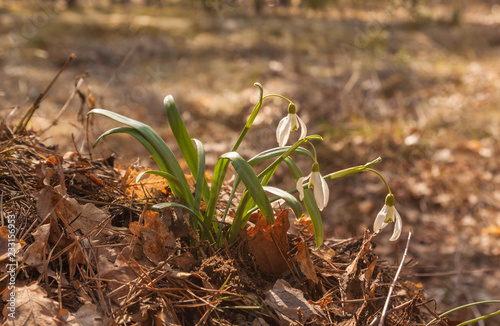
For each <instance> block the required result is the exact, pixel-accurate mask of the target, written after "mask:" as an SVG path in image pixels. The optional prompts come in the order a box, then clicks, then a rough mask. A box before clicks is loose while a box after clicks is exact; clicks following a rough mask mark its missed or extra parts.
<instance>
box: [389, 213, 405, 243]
mask: <svg viewBox="0 0 500 326" xmlns="http://www.w3.org/2000/svg"><path fill="white" fill-rule="evenodd" d="M394 218H395V220H396V221H395V223H394V231H393V233H392V237H391V238H390V239H389V240H390V241H396V240H397V239H399V236H400V235H401V231H402V230H403V220H402V219H401V215H399V213H398V211H397V210H396V208H394Z"/></svg>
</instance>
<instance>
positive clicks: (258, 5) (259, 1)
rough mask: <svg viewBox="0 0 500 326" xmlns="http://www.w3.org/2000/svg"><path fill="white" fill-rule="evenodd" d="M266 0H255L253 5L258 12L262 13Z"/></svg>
mask: <svg viewBox="0 0 500 326" xmlns="http://www.w3.org/2000/svg"><path fill="white" fill-rule="evenodd" d="M264 1H265V0H253V7H254V9H255V13H256V14H260V13H261V12H262V9H263V8H264Z"/></svg>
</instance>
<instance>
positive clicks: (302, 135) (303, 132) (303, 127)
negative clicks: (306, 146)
mask: <svg viewBox="0 0 500 326" xmlns="http://www.w3.org/2000/svg"><path fill="white" fill-rule="evenodd" d="M297 120H298V121H299V124H300V138H299V140H300V139H304V138H305V137H306V136H307V127H306V124H305V123H304V121H303V120H302V119H301V118H300V117H299V116H297Z"/></svg>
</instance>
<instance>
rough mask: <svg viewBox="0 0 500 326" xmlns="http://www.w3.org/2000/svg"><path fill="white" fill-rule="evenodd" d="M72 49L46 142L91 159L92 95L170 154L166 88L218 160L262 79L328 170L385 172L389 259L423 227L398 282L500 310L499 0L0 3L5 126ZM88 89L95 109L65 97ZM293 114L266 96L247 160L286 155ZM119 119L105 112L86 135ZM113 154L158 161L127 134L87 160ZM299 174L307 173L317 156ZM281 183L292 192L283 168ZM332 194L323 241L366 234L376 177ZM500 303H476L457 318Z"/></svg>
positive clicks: (51, 99) (381, 194)
mask: <svg viewBox="0 0 500 326" xmlns="http://www.w3.org/2000/svg"><path fill="white" fill-rule="evenodd" d="M71 53H75V54H76V57H77V58H76V59H75V60H74V61H73V62H71V64H70V65H69V66H68V68H67V69H66V70H65V71H64V72H63V73H62V74H61V76H60V77H59V78H58V80H57V81H56V82H55V84H54V85H53V86H52V89H51V90H50V91H49V93H48V95H47V97H46V98H45V100H44V101H43V102H42V105H41V107H40V109H39V110H38V111H37V112H36V114H35V117H34V119H33V120H32V124H31V125H30V127H32V128H33V129H35V130H38V131H44V132H43V133H42V134H41V138H42V140H43V141H44V142H45V144H47V145H57V146H58V150H59V152H61V153H64V152H65V151H67V150H73V149H74V147H75V146H76V147H77V148H78V149H79V150H82V151H83V152H85V151H86V149H85V144H86V142H85V124H84V123H82V121H83V119H82V117H83V116H84V115H85V113H86V112H87V111H88V109H89V103H90V104H92V103H91V102H89V101H88V98H89V95H92V96H91V97H92V98H93V99H94V102H95V106H97V107H102V108H106V109H109V110H113V111H115V112H118V113H121V114H125V115H128V116H130V117H133V118H135V119H138V120H140V121H142V122H144V123H147V124H150V125H151V126H152V127H153V128H155V129H156V130H157V131H158V132H159V133H160V135H161V136H162V137H164V138H165V139H167V142H168V143H169V144H170V145H171V146H172V147H173V148H175V143H174V141H173V140H172V141H170V142H169V141H168V139H172V135H171V134H170V133H169V129H168V127H167V122H166V115H165V112H164V108H163V105H162V101H163V98H164V96H165V95H167V94H172V95H173V96H174V98H175V100H176V103H177V106H178V107H179V110H180V111H181V112H182V116H183V117H184V119H185V122H186V125H187V127H188V129H189V132H190V133H191V136H192V137H195V138H198V139H200V140H201V141H202V142H203V143H204V144H205V146H206V147H205V149H206V151H207V152H208V154H209V158H208V165H209V167H212V166H213V165H214V163H215V160H216V159H217V157H218V155H220V154H221V153H224V152H226V151H229V150H230V148H231V146H232V145H233V143H234V141H235V140H236V138H237V137H238V135H239V133H240V131H241V129H242V127H243V125H244V123H245V121H246V118H247V117H248V115H249V113H250V112H251V110H252V108H253V106H254V105H255V103H256V101H257V99H258V89H257V88H256V87H255V86H253V83H254V82H260V83H261V84H262V85H263V86H264V93H265V94H271V93H275V94H276V93H277V94H281V95H284V96H286V97H288V98H290V99H291V100H292V101H294V102H295V103H296V105H297V112H298V114H299V116H301V117H302V118H303V119H304V121H305V122H306V124H307V125H308V128H309V134H321V135H322V136H323V137H324V141H323V142H322V143H321V144H318V145H317V150H318V156H319V162H320V167H321V172H322V173H323V174H327V173H330V172H333V171H336V170H339V169H343V168H347V167H350V166H353V165H359V164H364V163H366V162H368V161H371V160H373V159H375V158H377V157H378V156H380V157H382V158H383V162H382V163H380V164H379V165H378V166H376V168H377V169H378V170H379V171H381V172H382V173H383V174H384V176H386V178H387V179H388V182H389V184H390V185H391V188H392V190H393V192H394V194H395V196H396V207H397V209H398V210H399V212H400V213H401V216H402V217H403V221H404V229H403V234H402V236H401V238H400V240H399V242H398V243H389V242H388V238H389V237H390V235H391V231H392V230H389V229H392V226H390V227H388V228H387V230H384V232H382V233H381V234H380V235H379V236H378V237H377V239H376V241H375V242H376V244H377V248H376V249H375V251H376V253H377V254H379V255H380V257H381V258H380V259H383V260H386V261H387V262H388V263H389V264H395V265H396V264H397V263H398V257H401V253H402V251H403V249H404V246H405V243H406V239H407V236H408V231H410V230H411V231H412V232H413V236H412V241H411V244H410V247H409V253H410V257H411V258H412V261H411V262H410V263H409V264H408V265H407V268H405V270H404V274H405V275H404V277H405V278H407V279H410V280H412V281H414V282H422V283H423V285H424V289H425V292H426V293H427V297H428V298H435V299H436V302H437V304H438V311H444V310H446V309H447V308H451V307H455V306H458V305H460V304H464V303H468V302H473V301H480V300H487V299H500V161H499V159H498V156H499V154H500V144H499V139H500V108H499V106H500V104H499V103H500V91H499V90H500V3H499V2H498V1H495V0H490V1H486V0H484V1H473V0H461V1H459V0H457V1H451V0H450V1H445V0H443V1H431V0H427V1H425V0H408V1H402V0H401V1H400V0H393V1H389V0H387V1H382V0H381V1H361V0H186V1H174V0H168V1H167V0H156V1H155V0H146V1H132V0H128V1H127V0H121V1H87V0H67V1H48V0H47V1H5V0H4V1H0V108H1V109H0V116H1V118H2V119H3V120H6V121H7V122H9V123H11V124H12V123H16V122H18V121H19V119H20V118H21V117H22V115H23V114H24V113H25V112H26V110H27V109H28V107H29V105H30V104H31V103H32V102H33V101H34V100H35V99H36V97H37V96H38V95H39V94H40V93H41V92H43V90H44V89H45V88H46V87H47V85H48V84H49V83H50V81H51V80H52V78H53V77H54V76H55V74H56V73H57V71H58V70H59V69H60V67H61V66H62V65H63V64H64V62H65V61H66V60H67V58H68V57H69V55H70V54H71ZM82 78H83V79H82ZM77 84H78V89H79V90H80V92H81V95H82V96H83V98H86V99H87V101H86V102H84V103H83V104H82V102H81V100H80V96H79V95H77V96H74V97H71V95H72V94H73V93H74V91H75V85H77ZM68 99H70V101H68ZM63 108H64V111H63V112H62V114H61V115H60V117H58V119H57V120H58V121H57V124H55V125H53V122H54V120H55V118H56V117H57V116H58V114H59V112H61V110H62V109H63ZM286 114H287V103H286V102H285V101H283V100H280V99H270V100H268V101H266V102H265V103H264V107H263V108H262V111H261V113H260V115H259V116H258V118H257V120H256V122H255V125H254V127H253V128H252V130H251V131H250V133H249V134H248V136H247V138H246V141H245V142H244V143H243V145H242V146H241V147H240V148H241V154H242V155H243V156H245V157H247V158H250V157H251V156H253V155H255V154H256V153H258V152H260V151H262V150H265V149H268V148H271V147H275V146H276V144H277V143H276V140H275V139H276V138H275V137H276V136H275V130H276V126H277V124H278V122H279V120H280V119H281V118H283V117H284V116H285V115H286ZM112 126H116V124H115V123H113V122H112V121H109V120H106V119H105V118H102V117H95V118H94V119H93V121H92V126H91V127H90V130H89V132H90V138H91V140H93V139H95V137H97V136H98V135H99V134H100V133H101V132H102V131H104V130H106V129H108V128H110V127H112ZM49 127H50V128H49ZM47 128H49V129H47ZM45 129H47V130H45ZM293 137H295V138H293ZM296 137H298V135H297V134H292V139H296ZM73 139H74V141H73ZM111 153H115V154H116V157H117V162H119V163H120V164H122V166H125V165H128V164H132V163H134V162H137V161H138V160H139V162H140V163H141V164H142V165H146V166H153V162H152V161H151V160H150V159H149V158H148V155H147V153H146V152H145V151H144V150H143V149H142V148H141V146H140V145H139V144H138V143H136V142H135V140H132V139H131V138H130V137H127V136H115V137H110V138H108V139H107V140H106V141H105V142H104V143H102V144H101V145H99V146H98V147H97V148H96V149H95V150H94V151H93V155H94V157H97V158H99V157H107V156H108V155H109V154H111ZM302 166H303V172H304V173H305V174H308V173H309V169H310V163H309V162H302ZM274 182H275V184H277V185H280V186H283V187H289V186H290V187H291V186H293V183H292V182H291V176H290V175H289V174H288V173H287V171H286V170H283V171H279V173H278V175H277V178H276V179H275V181H274ZM330 186H331V188H330V189H331V195H330V197H331V200H330V203H329V205H328V207H327V208H326V209H325V210H324V211H323V214H322V215H323V219H324V224H325V228H326V233H327V236H328V237H332V238H337V239H344V238H349V237H359V236H362V234H363V230H364V229H365V228H369V229H372V225H373V221H374V218H375V216H376V214H377V212H378V211H379V210H380V208H381V207H382V206H383V204H384V198H385V195H386V192H387V191H386V189H385V187H384V185H383V184H382V183H381V182H380V181H379V179H378V178H377V177H376V176H375V175H372V174H360V175H355V176H351V177H348V178H345V179H339V180H335V181H334V182H331V183H330ZM494 310H498V306H497V307H493V306H479V307H478V308H477V309H475V310H463V311H461V312H459V313H456V314H454V315H453V316H452V318H455V319H465V318H473V317H474V316H479V315H481V314H484V313H487V312H491V311H494ZM498 323H500V319H498V317H497V319H496V320H495V319H494V318H492V319H489V320H487V321H486V322H485V323H484V324H483V325H498Z"/></svg>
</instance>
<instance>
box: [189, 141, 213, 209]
mask: <svg viewBox="0 0 500 326" xmlns="http://www.w3.org/2000/svg"><path fill="white" fill-rule="evenodd" d="M193 142H194V143H195V144H196V152H197V157H198V163H197V165H198V171H196V173H197V175H198V177H199V178H197V179H196V187H195V190H194V209H195V210H196V211H199V209H200V203H201V197H202V192H203V183H204V182H206V180H205V177H204V176H205V149H204V148H203V144H202V143H201V141H199V140H198V139H195V138H193ZM202 176H203V177H202ZM206 189H207V190H209V189H208V185H207V188H206ZM206 198H207V199H208V198H210V193H209V194H208V195H207V197H206Z"/></svg>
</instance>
